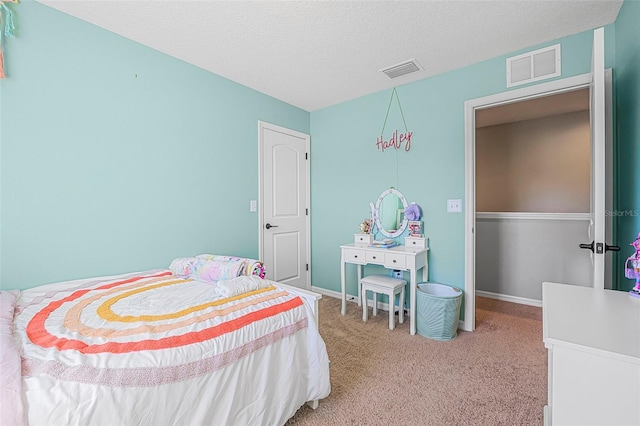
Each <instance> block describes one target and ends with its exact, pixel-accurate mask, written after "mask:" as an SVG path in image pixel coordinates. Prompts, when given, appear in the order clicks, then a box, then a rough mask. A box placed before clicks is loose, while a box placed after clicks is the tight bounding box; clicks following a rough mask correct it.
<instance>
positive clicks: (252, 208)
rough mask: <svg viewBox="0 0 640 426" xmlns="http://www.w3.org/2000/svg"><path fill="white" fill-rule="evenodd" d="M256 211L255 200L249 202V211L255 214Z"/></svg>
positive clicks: (256, 203) (256, 204)
mask: <svg viewBox="0 0 640 426" xmlns="http://www.w3.org/2000/svg"><path fill="white" fill-rule="evenodd" d="M257 210H258V202H257V201H256V200H251V203H250V205H249V211H250V212H255V211H257Z"/></svg>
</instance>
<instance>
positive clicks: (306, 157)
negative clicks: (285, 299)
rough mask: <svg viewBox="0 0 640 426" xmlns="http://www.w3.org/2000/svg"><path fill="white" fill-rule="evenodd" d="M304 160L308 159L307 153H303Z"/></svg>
mask: <svg viewBox="0 0 640 426" xmlns="http://www.w3.org/2000/svg"><path fill="white" fill-rule="evenodd" d="M304 159H305V160H308V159H309V153H308V152H305V153H304Z"/></svg>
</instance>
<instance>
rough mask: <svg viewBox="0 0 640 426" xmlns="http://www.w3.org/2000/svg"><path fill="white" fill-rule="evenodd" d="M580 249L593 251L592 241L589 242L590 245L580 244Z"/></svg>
mask: <svg viewBox="0 0 640 426" xmlns="http://www.w3.org/2000/svg"><path fill="white" fill-rule="evenodd" d="M580 248H581V249H587V250H591V251H593V241H591V244H580Z"/></svg>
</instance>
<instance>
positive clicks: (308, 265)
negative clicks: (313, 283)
mask: <svg viewBox="0 0 640 426" xmlns="http://www.w3.org/2000/svg"><path fill="white" fill-rule="evenodd" d="M308 270H309V264H308V263H307V271H308Z"/></svg>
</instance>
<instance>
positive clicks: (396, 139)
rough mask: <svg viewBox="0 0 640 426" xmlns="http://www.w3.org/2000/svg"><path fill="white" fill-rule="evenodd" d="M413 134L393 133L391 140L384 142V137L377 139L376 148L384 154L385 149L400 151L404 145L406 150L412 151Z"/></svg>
mask: <svg viewBox="0 0 640 426" xmlns="http://www.w3.org/2000/svg"><path fill="white" fill-rule="evenodd" d="M412 136H413V132H404V133H399V132H398V130H396V131H395V132H393V134H392V135H391V139H389V140H384V138H383V137H382V136H380V137H378V139H376V148H378V150H381V151H382V152H384V150H385V149H389V148H395V149H400V148H401V147H402V144H403V143H404V150H405V151H409V150H410V149H411V137H412Z"/></svg>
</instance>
